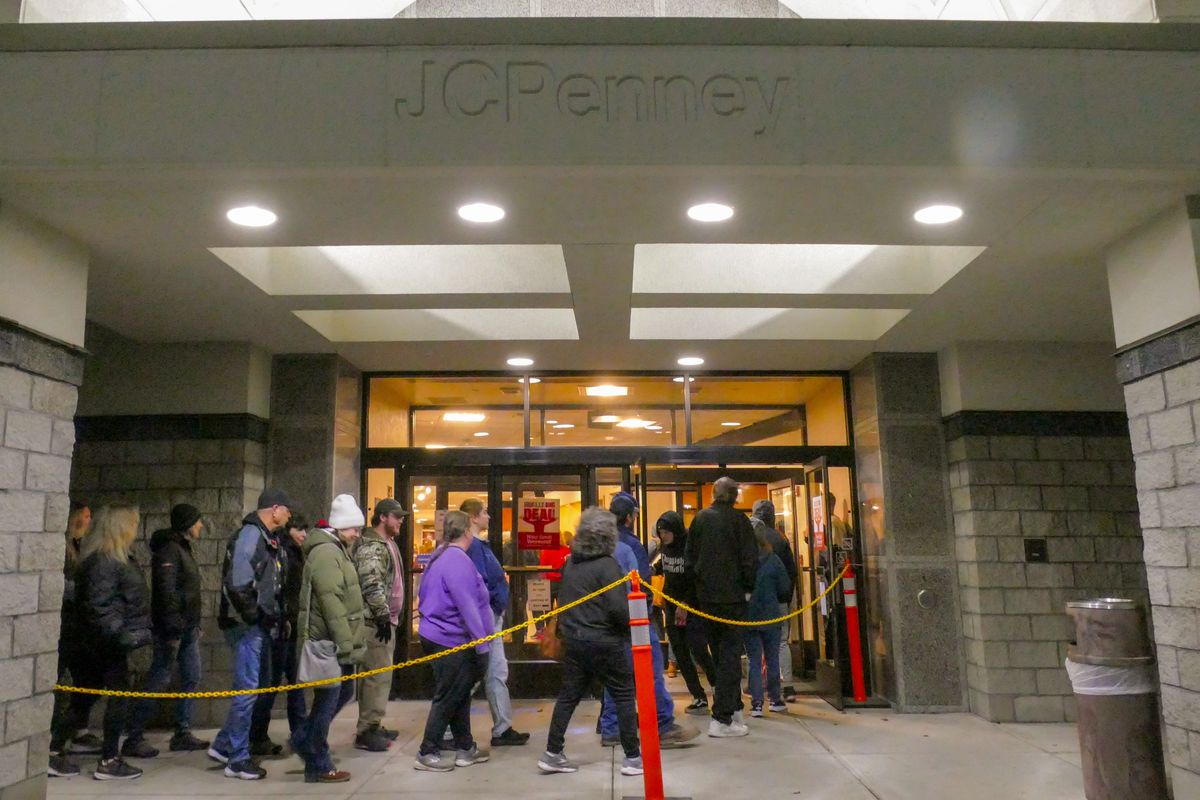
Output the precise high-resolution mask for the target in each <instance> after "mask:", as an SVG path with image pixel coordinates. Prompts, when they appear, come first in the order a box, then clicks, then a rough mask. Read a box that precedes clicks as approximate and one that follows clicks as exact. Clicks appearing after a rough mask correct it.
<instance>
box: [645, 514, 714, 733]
mask: <svg viewBox="0 0 1200 800" xmlns="http://www.w3.org/2000/svg"><path fill="white" fill-rule="evenodd" d="M654 530H655V534H656V535H657V537H658V541H659V542H660V543H661V544H660V546H659V552H660V553H661V554H662V557H661V559H660V563H661V564H662V570H663V576H664V581H663V592H664V593H665V594H667V595H669V596H670V597H674V598H675V599H676V600H679V601H681V602H683V603H685V604H687V605H689V606H692V607H695V605H696V587H695V586H694V585H693V584H692V580H691V578H690V576H689V575H688V574H687V570H686V569H685V566H684V557H683V554H684V551H685V549H686V547H687V529H686V528H685V527H684V525H683V517H681V516H679V514H678V513H676V512H674V511H668V512H666V513H665V514H663V515H662V516H661V517H659V518H658V522H656V523H655V525H654ZM663 612H664V617H665V619H666V629H667V641H669V642H670V643H671V650H672V651H673V652H674V653H675V663H676V665H677V666H678V667H679V671H680V672H681V673H682V674H683V681H684V683H685V684H687V687H688V691H689V692H691V693H692V702H691V704H690V705H689V706H688V707H687V708H686V709H684V710H685V712H686V713H688V714H707V713H708V694H707V693H706V692H705V691H704V685H703V684H702V683H700V676H699V674H698V673H697V672H696V664H697V663H699V665H700V668H701V669H703V670H704V673H705V675H706V676H707V677H708V680H709V683H710V684H715V683H716V668H715V667H714V666H713V663H712V656H710V655H709V652H708V645H707V643H706V642H705V639H704V628H703V625H701V624H699V623H700V622H701V621H700V619H699V618H697V619H696V620H689V619H688V613H687V611H685V610H683V609H682V608H679V607H678V606H676V605H675V604H674V603H671V602H669V601H667V602H665V603H664V605H663ZM693 643H698V646H696V647H695V649H694V650H693Z"/></svg>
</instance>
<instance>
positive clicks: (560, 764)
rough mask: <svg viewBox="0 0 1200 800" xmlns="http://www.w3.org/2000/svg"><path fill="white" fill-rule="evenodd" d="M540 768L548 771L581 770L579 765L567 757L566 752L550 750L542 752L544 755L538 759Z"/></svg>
mask: <svg viewBox="0 0 1200 800" xmlns="http://www.w3.org/2000/svg"><path fill="white" fill-rule="evenodd" d="M538 769H540V770H541V771H542V772H547V773H549V772H578V771H579V767H577V766H575V764H574V763H572V762H571V760H570V759H568V758H567V754H566V753H551V752H550V751H549V750H547V751H546V752H544V753H542V757H541V758H539V759H538Z"/></svg>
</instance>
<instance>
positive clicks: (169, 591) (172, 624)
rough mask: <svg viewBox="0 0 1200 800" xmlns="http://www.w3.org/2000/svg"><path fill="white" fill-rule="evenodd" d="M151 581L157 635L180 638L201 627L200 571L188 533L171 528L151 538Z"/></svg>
mask: <svg viewBox="0 0 1200 800" xmlns="http://www.w3.org/2000/svg"><path fill="white" fill-rule="evenodd" d="M150 553H151V555H150V576H151V577H150V582H151V587H152V589H153V592H154V598H153V599H154V602H153V603H152V605H151V611H152V614H151V617H152V621H153V623H154V632H155V633H156V634H157V635H158V636H161V637H163V638H165V639H178V638H179V637H181V636H183V634H184V632H185V631H187V630H189V629H191V628H196V627H199V625H200V569H199V567H197V566H196V559H195V557H194V556H193V555H192V542H191V540H190V539H188V536H187V534H186V533H182V532H179V531H173V530H170V529H167V530H161V531H155V532H154V535H153V536H151V537H150Z"/></svg>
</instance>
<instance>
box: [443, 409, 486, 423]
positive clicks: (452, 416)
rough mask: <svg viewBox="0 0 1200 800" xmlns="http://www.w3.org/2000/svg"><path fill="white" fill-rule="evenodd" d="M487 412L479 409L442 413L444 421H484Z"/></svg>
mask: <svg viewBox="0 0 1200 800" xmlns="http://www.w3.org/2000/svg"><path fill="white" fill-rule="evenodd" d="M485 419H487V415H486V414H482V413H480V412H478V411H447V412H446V413H445V414H442V422H483V421H484V420H485Z"/></svg>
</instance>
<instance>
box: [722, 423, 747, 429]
mask: <svg viewBox="0 0 1200 800" xmlns="http://www.w3.org/2000/svg"><path fill="white" fill-rule="evenodd" d="M741 424H742V423H740V422H722V423H721V427H722V428H736V427H738V426H740V425H741Z"/></svg>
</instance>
